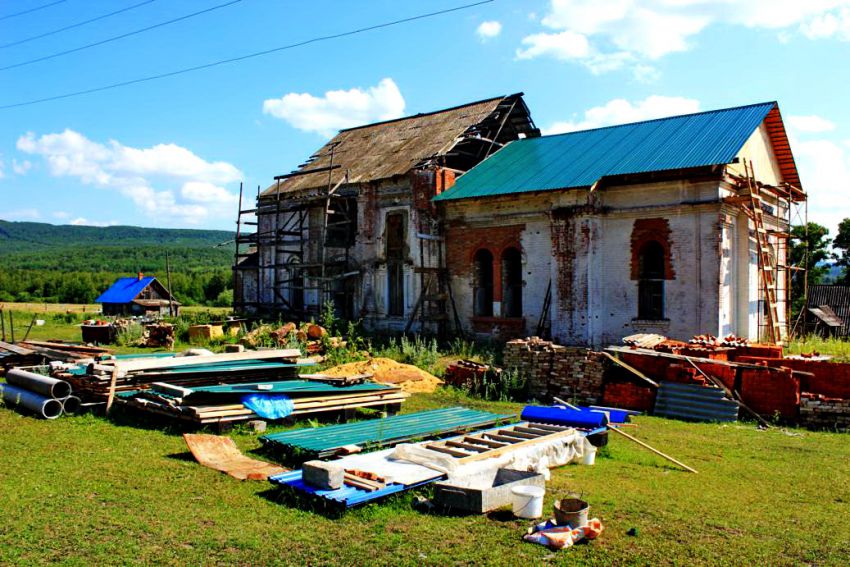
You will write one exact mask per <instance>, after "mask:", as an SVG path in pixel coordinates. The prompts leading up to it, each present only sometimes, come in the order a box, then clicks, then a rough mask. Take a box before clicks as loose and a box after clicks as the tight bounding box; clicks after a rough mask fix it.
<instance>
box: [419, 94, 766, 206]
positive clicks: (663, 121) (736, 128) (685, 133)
mask: <svg viewBox="0 0 850 567" xmlns="http://www.w3.org/2000/svg"><path fill="white" fill-rule="evenodd" d="M775 107H776V103H775V102H766V103H761V104H753V105H750V106H742V107H737V108H727V109H723V110H714V111H710V112H700V113H698V114H688V115H685V116H675V117H671V118H660V119H657V120H648V121H645V122H636V123H633V124H624V125H621V126H609V127H606V128H597V129H594V130H584V131H581V132H571V133H567V134H558V135H555V136H544V137H542V138H530V139H525V140H518V141H516V142H512V143H510V144H508V145H507V146H505V147H504V148H502V149H501V150H499V151H498V152H496V153H495V154H494V155H492V156H491V157H490V158H489V159H486V160H484V161H483V162H481V163H480V164H478V165H477V166H476V167H474V168H472V169H471V170H470V171H468V172H467V173H466V174H465V175H463V176H462V177H460V178H459V179H458V181H457V183H456V184H455V186H454V187H452V188H451V189H449V190H448V191H445V192H443V193H442V194H440V195H438V196H437V197H435V198H434V200H435V201H449V200H455V199H468V198H476V197H487V196H492V195H507V194H514V193H524V192H531V191H551V190H555V189H569V188H578V187H589V186H591V185H593V184H594V183H595V182H596V181H598V180H599V179H601V178H603V177H608V176H612V175H626V174H634V173H648V172H653V171H667V170H675V169H686V168H693V167H703V166H710V165H719V164H726V163H729V162H731V161H732V160H733V159H734V158H735V156H736V155H737V154H738V152H739V151H740V150H741V147H742V146H743V145H744V143H745V142H746V141H747V139H748V138H749V137H750V135H751V134H752V133H753V131H754V130H755V129H756V128H758V126H759V125H760V124H761V123H762V122H763V121H764V119H765V117H766V116H767V115H768V113H770V112H771V110H772V109H774V108H775Z"/></svg>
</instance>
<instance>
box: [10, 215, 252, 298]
mask: <svg viewBox="0 0 850 567" xmlns="http://www.w3.org/2000/svg"><path fill="white" fill-rule="evenodd" d="M234 237H235V233H233V232H228V231H224V230H184V229H166V228H141V227H136V226H110V227H93V226H72V225H52V224H46V223H34V222H8V221H4V220H0V267H2V269H0V301H46V302H60V303H92V302H93V301H94V299H95V298H96V297H97V296H98V295H100V293H101V292H103V291H104V290H105V289H106V288H107V287H108V286H109V284H111V283H112V282H113V281H115V279H116V278H118V277H120V276H128V275H133V274H135V273H136V272H143V273H145V274H148V275H153V276H157V277H159V278H160V279H161V281H162V282H163V283H165V280H166V274H165V255H166V251H167V252H168V260H169V263H170V265H171V272H172V273H171V276H172V291H173V292H174V294H175V296H176V297H177V299H178V300H179V301H181V302H183V303H184V304H198V303H204V304H217V305H227V304H229V303H230V297H232V291H231V290H230V286H231V279H232V278H231V264H232V262H233V252H234V250H233V246H234V245H233V239H234Z"/></svg>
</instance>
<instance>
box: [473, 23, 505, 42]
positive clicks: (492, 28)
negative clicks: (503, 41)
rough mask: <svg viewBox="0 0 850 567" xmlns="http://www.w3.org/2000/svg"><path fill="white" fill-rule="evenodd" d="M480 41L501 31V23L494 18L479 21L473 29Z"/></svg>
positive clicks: (490, 37)
mask: <svg viewBox="0 0 850 567" xmlns="http://www.w3.org/2000/svg"><path fill="white" fill-rule="evenodd" d="M475 33H477V34H478V37H479V38H480V39H481V41H487V40H488V39H492V38H494V37H496V36H498V35H499V34H500V33H502V24H501V23H500V22H497V21H495V20H488V21H486V22H481V23H480V24H479V25H478V27H477V28H476V30H475Z"/></svg>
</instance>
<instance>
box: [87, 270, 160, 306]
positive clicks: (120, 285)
mask: <svg viewBox="0 0 850 567" xmlns="http://www.w3.org/2000/svg"><path fill="white" fill-rule="evenodd" d="M155 279H156V278H154V277H153V276H147V277H144V278H141V279H139V278H138V277H135V276H134V277H132V278H118V279H117V280H115V283H114V284H112V286H110V288H109V289H107V290H106V291H104V292H103V293H101V294H100V297H98V298H97V299H95V300H94V301H95V303H130V302H131V301H133V300H134V299H136V297H137V296H138V295H139V294H140V293H142V290H143V289H145V288H146V287H148V286H149V285H150V284H151V282H153V281H154V280H155Z"/></svg>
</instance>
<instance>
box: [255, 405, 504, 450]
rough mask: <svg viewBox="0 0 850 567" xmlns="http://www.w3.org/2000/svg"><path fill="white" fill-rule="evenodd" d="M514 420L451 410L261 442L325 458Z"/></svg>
mask: <svg viewBox="0 0 850 567" xmlns="http://www.w3.org/2000/svg"><path fill="white" fill-rule="evenodd" d="M514 417H515V416H513V415H498V414H494V413H490V412H486V411H479V410H473V409H468V408H463V407H454V408H444V409H437V410H430V411H423V412H418V413H409V414H404V415H396V416H392V417H387V418H384V419H372V420H369V421H361V422H357V423H345V424H341V425H329V426H326V427H316V428H305V429H295V430H293V431H283V432H281V433H272V434H269V435H264V436H263V437H260V441H262V442H263V443H265V444H267V445H269V446H272V447H275V448H278V449H282V450H284V451H287V452H306V453H309V454H313V455H319V456H325V455H327V454H331V453H332V452H333V450H334V449H336V448H338V447H344V446H346V445H363V444H369V445H372V446H383V445H388V444H391V443H395V442H400V441H402V440H410V439H417V438H427V437H434V436H437V435H441V434H445V433H451V432H454V431H466V430H471V429H476V428H480V427H484V426H487V425H491V424H494V423H496V422H499V421H504V420H508V419H513V418H514Z"/></svg>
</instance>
